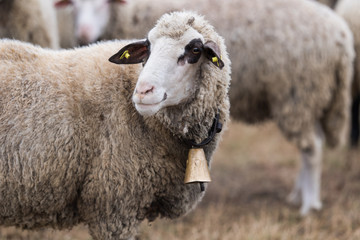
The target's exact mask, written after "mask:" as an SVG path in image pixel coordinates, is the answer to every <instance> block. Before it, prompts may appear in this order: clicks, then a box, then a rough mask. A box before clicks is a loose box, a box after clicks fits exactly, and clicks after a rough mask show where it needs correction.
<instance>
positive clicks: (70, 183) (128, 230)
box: [0, 12, 230, 239]
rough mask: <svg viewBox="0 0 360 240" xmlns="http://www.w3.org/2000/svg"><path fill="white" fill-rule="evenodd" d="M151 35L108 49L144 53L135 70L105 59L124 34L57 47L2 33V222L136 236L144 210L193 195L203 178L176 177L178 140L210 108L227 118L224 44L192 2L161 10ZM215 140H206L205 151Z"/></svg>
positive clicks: (177, 211)
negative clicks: (82, 226)
mask: <svg viewBox="0 0 360 240" xmlns="http://www.w3.org/2000/svg"><path fill="white" fill-rule="evenodd" d="M148 36H149V37H148V40H146V41H140V42H137V43H134V44H130V45H128V46H126V47H124V48H123V49H122V50H121V51H120V52H119V53H118V54H116V55H114V56H113V57H112V58H111V61H113V62H116V63H125V64H126V63H137V62H142V61H146V64H145V66H144V68H143V69H142V70H141V65H140V66H139V65H135V66H115V65H113V64H111V63H109V62H108V61H107V56H111V55H112V54H113V53H114V52H116V51H115V49H118V48H119V47H121V46H124V42H118V41H115V42H105V43H101V44H98V45H92V46H90V47H86V48H80V49H75V50H69V51H65V50H64V51H59V52H56V51H50V50H43V49H40V48H38V47H34V46H32V45H30V44H26V43H20V42H18V41H10V40H2V41H0V60H1V61H0V81H1V82H0V84H1V85H0V86H1V98H0V99H1V101H0V118H1V119H0V142H1V145H0V159H1V161H0V172H1V174H0V178H1V179H0V192H1V194H0V223H1V224H3V225H16V226H20V227H23V228H31V229H33V228H39V227H45V226H52V227H54V228H60V229H61V228H65V227H71V226H73V225H75V224H77V223H79V222H84V223H86V224H87V225H88V226H89V229H90V232H91V234H92V236H93V238H94V239H131V238H132V236H133V235H134V233H135V231H136V227H137V225H138V223H140V222H141V221H142V220H144V219H145V218H147V219H149V220H154V219H155V218H156V217H157V216H162V217H168V218H175V217H178V216H180V215H183V214H185V213H186V212H188V211H189V210H191V209H192V208H193V207H194V206H195V205H196V204H197V203H198V202H199V201H200V199H201V198H202V196H203V193H202V192H201V191H200V188H199V185H198V184H190V185H185V184H184V183H183V181H184V174H185V165H186V159H187V154H188V151H189V146H188V145H187V144H186V143H185V140H191V139H193V140H195V141H196V142H200V141H201V140H203V139H205V138H206V137H207V136H208V131H209V129H210V127H211V125H212V124H213V119H214V116H215V114H216V113H219V115H220V121H221V122H222V123H224V124H226V123H227V121H228V117H229V116H228V115H229V100H228V96H227V90H228V87H229V80H230V76H229V74H230V67H229V65H230V61H229V59H228V56H227V52H226V48H225V45H224V42H223V39H222V38H221V37H220V36H219V35H218V34H217V33H216V32H215V31H214V29H213V28H212V27H211V26H210V25H209V24H208V23H207V22H206V21H205V20H204V19H203V18H202V17H200V16H198V15H196V14H193V13H188V12H180V13H173V14H170V15H165V16H163V17H162V18H161V19H160V20H159V22H158V23H157V25H156V26H155V28H154V29H153V30H152V31H151V32H150V33H149V35H148ZM124 49H125V50H127V51H128V52H127V53H128V54H130V55H126V56H125V58H123V59H124V60H121V59H122V56H123V54H122V51H125V50H124ZM150 49H151V51H150ZM150 52H151V54H150ZM220 55H221V56H222V60H221V59H220ZM19 56H21V57H19ZM215 57H216V58H217V59H218V61H210V60H209V59H213V58H215ZM224 64H225V66H224ZM169 70H171V71H169ZM140 71H141V73H140V75H139V79H137V76H138V74H139V72H140ZM154 76H156V77H154ZM136 82H137V83H136ZM135 84H136V86H135ZM134 89H136V90H134ZM131 98H132V99H133V101H134V103H135V107H136V109H137V110H138V111H136V109H135V107H134V105H133V104H132V102H131ZM139 113H140V114H139ZM143 115H144V116H143ZM218 140H219V136H218V135H216V137H215V139H214V140H213V141H212V142H211V143H210V144H208V145H207V146H206V147H204V151H205V154H206V156H207V159H208V161H209V163H210V160H211V157H212V154H213V152H214V150H215V148H216V146H217V143H218Z"/></svg>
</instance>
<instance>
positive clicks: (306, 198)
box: [288, 127, 323, 216]
mask: <svg viewBox="0 0 360 240" xmlns="http://www.w3.org/2000/svg"><path fill="white" fill-rule="evenodd" d="M322 146H323V133H322V131H321V128H320V127H318V128H317V132H316V133H315V134H314V135H313V147H312V148H304V149H301V150H300V151H301V160H302V163H301V169H300V172H299V175H298V177H297V179H296V182H295V186H294V189H293V191H292V192H291V193H290V195H289V197H288V201H289V202H290V203H293V204H299V203H300V202H301V203H302V206H301V210H300V213H301V215H303V216H304V215H306V214H308V213H309V211H310V210H311V209H316V210H320V209H321V207H322V204H321V200H320V185H321V163H322V152H323V151H322Z"/></svg>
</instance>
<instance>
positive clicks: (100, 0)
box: [55, 0, 124, 44]
mask: <svg viewBox="0 0 360 240" xmlns="http://www.w3.org/2000/svg"><path fill="white" fill-rule="evenodd" d="M123 2H124V0H60V1H57V2H56V3H55V6H57V7H58V8H60V7H63V6H70V5H71V6H73V7H74V19H75V36H76V38H77V39H78V41H79V42H80V43H81V44H89V43H92V42H95V41H96V40H98V39H99V38H100V36H101V35H102V34H103V33H104V31H105V29H106V26H107V24H108V23H109V19H110V8H111V3H123Z"/></svg>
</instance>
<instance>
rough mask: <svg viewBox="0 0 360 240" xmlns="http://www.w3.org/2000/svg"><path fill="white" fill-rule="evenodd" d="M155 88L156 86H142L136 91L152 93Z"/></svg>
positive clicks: (141, 93) (145, 93)
mask: <svg viewBox="0 0 360 240" xmlns="http://www.w3.org/2000/svg"><path fill="white" fill-rule="evenodd" d="M154 89H155V88H154V86H141V87H138V88H137V89H136V90H135V93H136V94H139V95H142V96H145V95H148V94H150V93H152V92H153V91H154Z"/></svg>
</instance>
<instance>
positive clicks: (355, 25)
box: [335, 0, 360, 146]
mask: <svg viewBox="0 0 360 240" xmlns="http://www.w3.org/2000/svg"><path fill="white" fill-rule="evenodd" d="M335 11H336V12H337V13H338V14H339V15H340V16H342V17H343V18H344V19H345V21H346V22H347V23H348V25H349V27H350V29H351V31H352V32H353V34H354V44H355V52H356V58H355V63H354V71H355V72H354V81H353V85H352V109H351V112H352V116H351V118H352V119H351V123H352V124H351V125H352V127H351V143H352V145H353V146H356V145H357V144H358V142H359V134H360V113H359V110H360V1H359V0H341V1H339V2H338V4H337V5H336V8H335Z"/></svg>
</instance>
